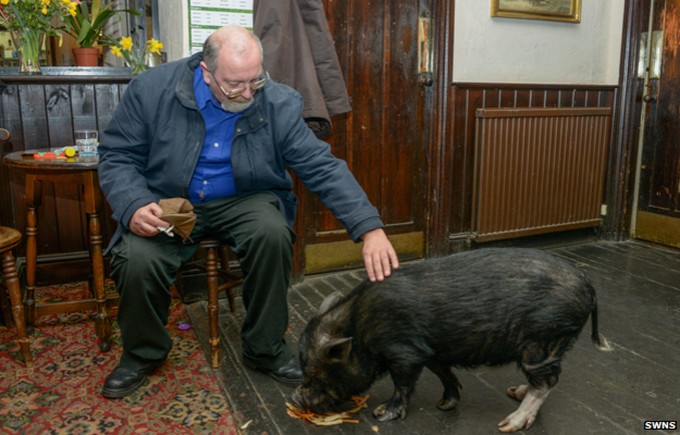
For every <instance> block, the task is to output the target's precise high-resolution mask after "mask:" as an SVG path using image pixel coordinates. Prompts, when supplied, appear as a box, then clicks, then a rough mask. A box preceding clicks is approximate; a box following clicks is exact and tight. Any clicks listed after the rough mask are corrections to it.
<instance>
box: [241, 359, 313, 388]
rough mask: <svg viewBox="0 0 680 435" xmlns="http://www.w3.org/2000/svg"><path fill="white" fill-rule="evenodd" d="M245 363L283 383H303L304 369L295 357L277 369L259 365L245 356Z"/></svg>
mask: <svg viewBox="0 0 680 435" xmlns="http://www.w3.org/2000/svg"><path fill="white" fill-rule="evenodd" d="M243 363H244V364H245V366H246V367H249V368H251V369H254V370H259V371H261V372H263V373H266V374H267V375H269V376H270V377H272V378H274V380H277V381H279V382H281V383H282V384H286V385H290V386H293V387H294V386H296V385H300V384H301V383H302V370H301V369H300V364H298V363H297V361H295V358H291V359H290V361H288V362H287V363H286V364H284V365H282V366H281V367H279V368H276V369H265V368H262V367H258V366H257V364H255V363H253V362H252V361H249V360H248V359H245V358H244V359H243Z"/></svg>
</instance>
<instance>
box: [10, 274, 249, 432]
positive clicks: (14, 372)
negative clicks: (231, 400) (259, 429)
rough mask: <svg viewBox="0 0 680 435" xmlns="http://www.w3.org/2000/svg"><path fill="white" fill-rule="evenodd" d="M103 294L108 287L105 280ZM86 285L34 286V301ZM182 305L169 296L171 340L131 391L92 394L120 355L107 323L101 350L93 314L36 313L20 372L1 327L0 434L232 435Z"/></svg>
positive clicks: (13, 335)
mask: <svg viewBox="0 0 680 435" xmlns="http://www.w3.org/2000/svg"><path fill="white" fill-rule="evenodd" d="M108 287H109V291H111V290H112V285H111V284H109V286H108ZM86 288H87V287H86V285H85V283H74V284H66V285H60V286H53V287H45V288H41V289H38V291H37V292H36V294H37V295H38V298H39V299H38V298H37V299H38V300H45V299H44V298H47V299H50V300H63V299H64V296H66V295H71V296H68V299H76V298H77V296H74V293H80V294H83V292H86V291H87V290H86ZM184 307H185V306H184V304H182V303H181V302H180V300H179V298H178V297H175V298H173V302H172V306H171V311H170V319H169V322H168V328H169V330H170V332H171V334H172V336H173V338H174V345H173V349H172V352H171V353H170V355H169V357H168V360H167V361H166V362H165V364H163V366H161V368H159V369H158V370H156V371H155V372H154V373H152V374H151V375H149V377H148V378H147V380H146V383H145V384H144V385H143V386H142V387H141V388H140V389H139V390H137V391H136V392H135V393H133V394H131V395H130V396H128V397H126V398H123V399H118V400H110V399H106V398H104V397H102V396H101V395H100V394H99V391H100V390H101V386H102V384H103V382H104V378H105V377H106V376H107V375H108V374H109V373H110V372H111V371H112V370H113V369H114V368H115V366H116V364H117V362H118V359H119V357H120V353H121V343H120V333H119V330H118V326H117V323H115V322H114V324H113V340H112V346H111V350H110V351H109V352H100V351H99V347H98V344H97V337H96V335H95V332H94V320H93V317H92V313H71V314H68V315H59V316H43V317H41V318H39V319H37V321H36V325H35V332H34V333H33V335H32V351H33V362H34V365H33V367H32V368H30V369H27V368H26V367H25V366H24V364H23V361H22V360H21V354H20V352H19V346H18V345H17V344H15V342H14V340H15V339H16V338H17V337H16V331H15V329H14V327H11V328H7V327H5V326H0V374H1V376H0V433H8V434H62V433H64V434H101V433H115V434H133V433H134V434H136V433H162V434H195V433H200V434H202V433H210V434H237V433H239V430H238V428H237V427H236V424H235V422H234V420H233V418H232V415H231V412H230V411H229V408H228V404H227V402H226V399H225V397H224V396H223V394H222V393H221V391H220V388H219V385H218V382H217V380H216V378H215V376H214V374H213V372H212V369H211V368H210V365H209V364H208V361H207V359H206V356H205V353H204V351H203V349H202V348H201V346H200V345H199V342H198V340H197V338H196V334H195V332H194V330H193V329H188V330H180V329H179V328H178V326H179V324H180V323H189V318H188V316H187V314H186V311H185V308H184Z"/></svg>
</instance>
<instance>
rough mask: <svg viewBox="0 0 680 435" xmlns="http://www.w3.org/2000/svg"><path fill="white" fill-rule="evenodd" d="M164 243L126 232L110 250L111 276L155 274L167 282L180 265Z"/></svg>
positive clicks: (115, 278) (118, 277)
mask: <svg viewBox="0 0 680 435" xmlns="http://www.w3.org/2000/svg"><path fill="white" fill-rule="evenodd" d="M164 245H165V244H163V243H159V241H158V240H157V239H156V238H155V237H151V238H147V237H139V236H136V235H134V234H126V235H125V236H124V237H123V238H121V240H120V242H118V244H116V246H114V247H113V249H112V251H111V254H112V257H113V258H112V260H111V275H112V277H113V278H114V280H116V281H119V280H120V279H122V278H123V277H128V278H130V277H143V276H156V277H161V279H163V281H166V283H167V282H168V281H169V279H171V277H173V276H174V274H175V273H176V272H177V270H178V268H179V267H180V260H179V259H178V258H177V255H175V253H174V250H173V249H169V247H168V246H164Z"/></svg>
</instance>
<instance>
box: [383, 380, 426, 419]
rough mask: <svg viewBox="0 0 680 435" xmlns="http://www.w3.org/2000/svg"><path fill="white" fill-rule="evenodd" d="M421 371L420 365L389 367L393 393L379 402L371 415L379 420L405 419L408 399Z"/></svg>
mask: <svg viewBox="0 0 680 435" xmlns="http://www.w3.org/2000/svg"><path fill="white" fill-rule="evenodd" d="M421 371H422V367H416V368H413V367H409V368H401V369H399V370H396V369H395V368H394V367H392V368H390V375H391V376H392V381H393V382H394V394H393V395H392V397H391V398H390V400H388V401H386V402H383V403H381V404H380V405H378V406H377V407H376V408H375V409H374V410H373V416H374V417H375V418H377V419H378V420H380V421H389V420H394V419H396V418H400V419H402V420H403V419H405V418H406V409H407V408H408V400H409V398H410V397H411V393H413V389H414V387H415V385H416V381H417V380H418V377H419V376H420V372H421Z"/></svg>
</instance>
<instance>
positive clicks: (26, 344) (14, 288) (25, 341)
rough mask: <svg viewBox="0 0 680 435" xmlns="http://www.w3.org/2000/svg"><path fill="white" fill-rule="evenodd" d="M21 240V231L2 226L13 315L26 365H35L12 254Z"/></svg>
mask: <svg viewBox="0 0 680 435" xmlns="http://www.w3.org/2000/svg"><path fill="white" fill-rule="evenodd" d="M20 242H21V233H20V232H19V231H17V230H15V229H12V228H8V227H0V254H2V278H3V280H4V282H5V286H6V287H7V290H9V298H10V301H11V303H12V317H13V318H14V324H15V325H16V328H17V335H18V336H19V339H18V340H17V342H18V343H19V347H20V349H21V355H22V356H23V358H24V363H25V364H26V367H31V366H33V357H32V355H31V342H30V339H29V338H28V334H27V332H26V318H25V317H24V304H23V303H22V301H21V289H19V280H18V278H17V269H16V264H15V261H14V256H13V255H12V249H14V248H15V247H16V246H18V245H19V243H20Z"/></svg>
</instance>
